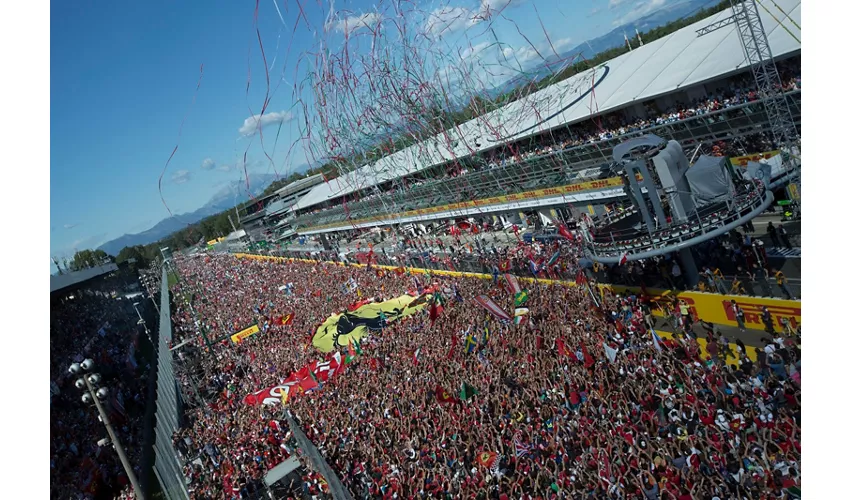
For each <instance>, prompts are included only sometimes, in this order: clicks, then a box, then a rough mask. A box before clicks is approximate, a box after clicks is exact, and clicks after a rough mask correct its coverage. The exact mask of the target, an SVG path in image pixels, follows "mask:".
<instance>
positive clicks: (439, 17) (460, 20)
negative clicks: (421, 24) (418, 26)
mask: <svg viewBox="0 0 850 500" xmlns="http://www.w3.org/2000/svg"><path fill="white" fill-rule="evenodd" d="M473 17H474V16H473V14H472V12H471V11H470V10H469V9H464V8H463V7H449V6H445V7H440V8H439V9H436V10H434V11H432V12H431V14H429V15H428V19H427V20H426V21H425V32H426V33H429V34H432V35H438V36H440V35H444V34H447V33H451V32H453V31H457V30H460V29H463V28H468V27H470V26H472V25H473V24H475V22H476V20H475V19H473Z"/></svg>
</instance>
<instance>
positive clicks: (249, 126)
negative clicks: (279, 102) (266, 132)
mask: <svg viewBox="0 0 850 500" xmlns="http://www.w3.org/2000/svg"><path fill="white" fill-rule="evenodd" d="M293 117H294V116H293V114H292V113H290V112H289V111H281V112H280V113H266V114H264V115H263V116H262V117H261V116H260V115H254V116H251V117H249V118H245V121H244V122H243V123H242V126H241V127H239V133H240V134H242V135H245V136H251V135H254V134H256V133H257V131H258V130H259V129H260V127H266V126H268V125H272V124H275V123H284V122H288V121H289V120H291V119H292V118H293Z"/></svg>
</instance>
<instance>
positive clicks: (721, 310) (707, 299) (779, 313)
mask: <svg viewBox="0 0 850 500" xmlns="http://www.w3.org/2000/svg"><path fill="white" fill-rule="evenodd" d="M234 255H235V256H236V257H242V258H249V259H260V260H275V261H288V262H294V261H296V260H297V261H299V262H304V263H315V262H317V261H315V260H309V259H292V258H284V257H267V256H262V255H251V254H234ZM349 266H352V267H366V266H364V265H362V264H349ZM372 267H374V268H381V269H387V270H392V269H395V268H394V267H392V266H372ZM405 270H406V271H410V272H411V273H413V274H424V273H429V274H431V275H432V276H452V277H468V278H479V279H493V276H492V275H490V274H483V273H467V272H458V271H440V270H435V269H418V268H411V267H407V268H405ZM520 280H522V281H531V280H532V278H520ZM536 281H537V282H538V283H542V284H546V285H556V284H560V285H565V286H575V282H574V281H559V280H550V279H542V278H541V279H537V280H536ZM598 287H599V291H600V293H601V294H603V295H604V294H606V293H611V292H613V293H624V292H625V291H626V290H631V291H632V292H637V291H638V289H637V288H636V287H626V286H622V285H608V284H600V285H598ZM647 292H649V294H650V295H652V296H653V297H655V298H656V299H658V300H659V302H663V301H664V300H665V298H671V299H672V297H673V296H675V297H676V298H677V299H678V300H683V301H684V302H685V303H686V304H688V306H689V309H688V310H689V313H690V314H693V315H695V316H694V317H695V318H696V319H701V320H703V321H707V322H709V323H715V324H718V325H726V326H738V322H737V320H736V319H735V315H734V314H733V313H732V308H731V305H732V301H733V300H734V301H735V303H736V304H737V305H738V306H739V307H740V308H741V309H742V310H743V311H744V324H745V325H746V327H747V328H750V329H753V330H764V324H763V323H762V321H761V314H762V308H763V307H767V308H768V310H769V311H770V314H771V316H772V317H773V320H774V322H775V323H774V327H776V328H777V329H779V328H781V326H780V320H781V319H782V318H788V319H791V318H793V319H794V320H795V321H796V322H797V324H798V325H802V319H803V318H802V304H801V302H800V301H798V300H783V299H769V298H763V297H748V296H744V295H721V294H717V293H703V292H679V293H675V292H673V291H672V290H665V289H658V288H649V289H647ZM653 314H655V315H656V316H660V315H662V312H661V311H660V310H656V311H653Z"/></svg>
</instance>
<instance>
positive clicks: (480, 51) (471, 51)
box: [460, 41, 499, 60]
mask: <svg viewBox="0 0 850 500" xmlns="http://www.w3.org/2000/svg"><path fill="white" fill-rule="evenodd" d="M498 47H499V46H498V45H497V44H495V43H493V42H489V41H488V42H481V43H479V44H475V45H473V46H471V47H467V48H465V49H463V52H461V53H460V58H461V59H462V60H467V59H470V58H473V59H481V58H482V57H484V56H485V55H487V54H488V53H490V52H491V51H493V50H494V49H497V48H498Z"/></svg>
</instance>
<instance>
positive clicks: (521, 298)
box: [514, 290, 528, 307]
mask: <svg viewBox="0 0 850 500" xmlns="http://www.w3.org/2000/svg"><path fill="white" fill-rule="evenodd" d="M526 302H528V291H526V290H523V291H521V292H518V293H517V294H516V295H515V296H514V307H520V306H522V305H523V304H525V303H526Z"/></svg>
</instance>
